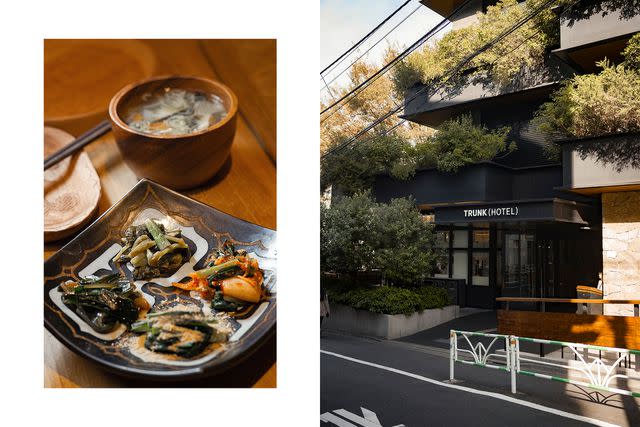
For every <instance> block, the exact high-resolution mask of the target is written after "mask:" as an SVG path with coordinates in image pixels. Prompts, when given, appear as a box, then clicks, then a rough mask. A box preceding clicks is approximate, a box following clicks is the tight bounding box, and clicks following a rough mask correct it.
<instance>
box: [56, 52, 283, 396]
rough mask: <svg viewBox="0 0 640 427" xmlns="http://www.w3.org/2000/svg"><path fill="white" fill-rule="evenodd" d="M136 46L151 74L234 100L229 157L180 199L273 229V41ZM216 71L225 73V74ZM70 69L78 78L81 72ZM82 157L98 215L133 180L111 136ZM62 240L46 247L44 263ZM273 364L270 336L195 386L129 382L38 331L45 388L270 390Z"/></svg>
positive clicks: (274, 80)
mask: <svg viewBox="0 0 640 427" xmlns="http://www.w3.org/2000/svg"><path fill="white" fill-rule="evenodd" d="M143 43H145V44H146V45H147V46H149V47H150V48H151V49H152V50H153V52H154V53H155V55H156V61H157V64H156V69H157V74H192V75H200V76H204V77H209V78H212V79H217V80H220V81H221V82H223V83H225V84H227V85H229V86H230V87H232V89H233V90H234V91H237V94H238V97H239V109H240V112H241V114H240V115H239V117H238V129H237V132H236V137H235V140H234V143H233V146H232V148H231V157H230V160H229V161H228V162H227V163H226V164H225V165H224V166H223V167H222V169H221V171H220V172H219V173H218V174H217V175H216V176H215V177H214V178H213V179H212V180H211V181H210V182H208V183H207V184H205V185H203V186H201V187H198V188H195V189H193V190H189V191H187V192H184V194H186V195H188V196H190V197H192V198H194V199H196V200H199V201H201V202H203V203H206V204H208V205H211V206H213V207H215V208H217V209H219V210H221V211H223V212H227V213H229V214H231V215H234V216H237V217H239V218H242V219H245V220H247V221H251V222H253V223H256V224H259V225H262V226H265V227H269V228H273V229H275V228H276V166H275V153H276V150H275V141H276V136H275V120H276V110H275V84H276V57H275V41H273V40H252V41H251V42H250V43H249V42H246V41H239V40H160V39H154V40H144V41H143ZM45 49H46V45H45ZM45 55H46V53H45ZM218 70H224V73H223V72H222V71H218ZM74 72H78V73H82V70H74ZM219 72H220V74H218V73H219ZM223 74H224V75H223ZM225 78H226V79H229V81H227V80H225ZM243 85H246V87H245V86H243ZM88 95H90V94H88ZM45 99H46V97H45ZM272 101H273V102H272ZM85 152H86V153H87V154H88V155H89V158H90V159H91V162H92V163H93V165H94V167H95V169H96V171H97V172H98V176H99V177H100V181H101V184H102V197H101V198H100V202H99V204H98V210H99V213H100V214H101V213H103V212H104V211H106V210H107V209H108V208H109V207H110V206H111V205H112V204H113V203H114V202H116V201H117V200H118V199H119V198H121V197H122V196H123V195H124V194H125V193H126V192H127V191H128V190H129V189H130V188H131V187H133V185H135V183H136V182H137V181H138V179H137V177H136V176H135V174H134V173H133V172H132V171H131V170H130V169H129V168H128V167H127V166H126V165H125V163H124V162H123V161H122V158H121V156H120V153H119V152H118V149H117V147H116V144H115V141H114V140H113V136H112V135H111V133H109V134H107V135H105V136H103V137H102V138H100V139H99V140H97V141H96V142H94V143H92V144H90V145H89V146H88V147H86V148H85ZM67 241H68V240H65V241H59V242H55V243H50V244H46V245H45V247H44V257H45V259H47V258H48V257H49V256H51V255H52V254H53V253H55V252H56V251H57V250H58V249H60V248H61V247H62V246H63V245H64V244H65V243H66V242H67ZM275 360H276V358H275V337H274V338H273V339H272V340H269V342H267V343H266V344H265V345H263V346H262V347H261V348H260V349H259V350H258V351H257V353H256V355H255V356H253V357H252V358H251V359H250V360H249V361H248V362H247V363H243V364H242V365H240V366H238V367H236V368H233V370H232V371H231V372H229V373H228V374H226V375H222V376H218V377H212V378H210V379H204V380H202V381H200V382H182V383H170V384H163V383H151V382H141V381H131V380H127V379H124V378H121V377H119V376H116V375H113V374H110V373H109V372H106V371H103V370H101V369H100V368H98V367H97V366H96V365H94V364H92V363H91V362H89V361H86V360H84V359H83V358H81V357H79V356H77V355H75V354H74V353H72V352H71V351H70V350H68V349H67V348H66V347H64V346H63V345H62V344H61V343H60V342H58V341H57V340H56V339H55V338H54V337H53V336H52V335H51V334H50V333H49V332H48V331H46V330H45V331H44V365H45V366H44V385H45V387H158V386H181V387H219V386H223V387H275V386H276V362H275Z"/></svg>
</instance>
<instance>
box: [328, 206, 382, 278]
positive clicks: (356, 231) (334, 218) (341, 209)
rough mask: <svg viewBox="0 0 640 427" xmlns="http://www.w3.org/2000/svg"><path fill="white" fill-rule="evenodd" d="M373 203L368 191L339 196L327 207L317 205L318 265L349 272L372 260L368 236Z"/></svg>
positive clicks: (371, 249) (364, 267)
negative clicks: (318, 211)
mask: <svg viewBox="0 0 640 427" xmlns="http://www.w3.org/2000/svg"><path fill="white" fill-rule="evenodd" d="M375 206H376V204H375V202H374V201H373V199H372V198H371V196H370V195H369V193H359V194H356V195H354V196H353V197H343V198H341V199H340V200H339V201H338V202H336V203H333V204H332V206H331V208H328V207H326V206H325V205H323V204H321V205H320V268H321V270H322V271H334V272H337V273H350V274H355V272H357V271H360V270H369V269H371V266H372V264H373V250H374V246H373V245H374V241H373V240H372V239H371V230H372V229H373V224H374V219H373V211H374V207H375Z"/></svg>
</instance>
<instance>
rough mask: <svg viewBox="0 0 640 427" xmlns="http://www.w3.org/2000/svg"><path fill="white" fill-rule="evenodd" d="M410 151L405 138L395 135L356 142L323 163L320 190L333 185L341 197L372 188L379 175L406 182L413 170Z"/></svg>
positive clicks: (411, 152)
mask: <svg viewBox="0 0 640 427" xmlns="http://www.w3.org/2000/svg"><path fill="white" fill-rule="evenodd" d="M413 151H414V149H413V146H412V145H411V144H410V143H409V141H408V140H407V139H405V138H402V137H400V136H399V135H395V134H388V135H385V136H379V137H374V138H370V139H367V138H363V140H361V141H356V142H355V143H353V144H350V145H349V146H347V147H346V148H343V149H341V150H339V151H336V152H335V153H333V154H331V155H329V156H327V157H325V158H324V159H323V160H322V163H321V167H320V186H321V191H324V190H325V189H326V188H328V187H329V186H330V185H333V186H335V187H336V188H339V189H340V191H342V192H343V193H344V194H347V195H351V194H355V193H357V192H361V191H365V190H366V189H369V188H371V184H372V183H373V179H374V176H375V175H377V174H381V173H385V174H390V175H391V176H393V177H395V178H398V179H408V178H410V177H411V176H413V173H414V171H415V167H414V165H413Z"/></svg>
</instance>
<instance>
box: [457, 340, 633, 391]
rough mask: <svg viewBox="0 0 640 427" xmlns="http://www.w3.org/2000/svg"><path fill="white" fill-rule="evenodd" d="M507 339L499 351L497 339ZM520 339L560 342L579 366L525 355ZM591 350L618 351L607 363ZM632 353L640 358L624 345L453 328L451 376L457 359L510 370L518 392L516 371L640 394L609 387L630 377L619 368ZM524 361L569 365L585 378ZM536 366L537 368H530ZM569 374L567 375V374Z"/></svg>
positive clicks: (607, 389) (549, 364) (569, 368)
mask: <svg viewBox="0 0 640 427" xmlns="http://www.w3.org/2000/svg"><path fill="white" fill-rule="evenodd" d="M474 337H481V338H486V340H487V341H489V340H490V341H489V342H488V344H486V343H483V342H481V341H478V342H476V343H475V344H474V343H472V341H471V339H472V338H474ZM461 338H462V339H463V340H464V342H465V343H466V344H467V345H468V348H465V347H464V346H463V347H462V348H461V347H460V345H459V343H458V342H459V341H460V339H461ZM503 341H504V354H501V353H498V352H497V351H498V350H499V349H498V348H497V346H495V344H496V343H497V342H503ZM520 342H530V343H539V344H550V345H559V346H562V347H566V348H568V349H570V350H571V351H572V352H573V353H574V355H575V358H576V361H577V362H578V363H577V366H571V365H570V364H568V365H564V364H560V363H554V362H552V361H549V359H546V360H540V359H533V358H530V357H526V356H525V355H524V354H525V353H521V352H520ZM588 350H595V351H598V352H599V354H601V353H602V352H608V353H615V354H616V356H614V358H613V360H612V362H611V363H609V364H607V363H606V362H604V361H603V360H602V358H601V357H594V358H593V360H591V361H590V360H589V356H588ZM630 355H636V364H637V362H638V359H637V358H638V356H639V355H640V351H638V350H629V349H625V348H615V347H602V346H596V345H588V344H579V343H569V342H564V341H552V340H544V339H538V338H525V337H517V336H514V335H500V334H487V333H482V332H467V331H458V330H454V329H452V330H451V333H450V348H449V359H450V360H449V379H450V380H451V381H453V380H454V379H455V378H454V373H455V372H454V370H455V363H456V362H457V363H463V364H467V365H474V366H481V367H484V368H491V369H499V370H502V371H506V372H509V373H510V374H511V392H512V393H516V387H517V375H518V374H520V375H527V376H532V377H537V378H543V379H547V380H551V381H559V382H563V383H566V384H573V385H576V386H581V387H586V388H590V389H593V390H597V391H608V392H611V393H618V394H623V395H626V396H632V397H640V392H635V391H631V390H623V389H620V388H616V387H610V384H611V381H612V380H614V379H616V378H621V379H628V378H629V377H628V376H627V375H624V374H620V373H617V368H620V367H621V365H620V363H621V362H622V360H624V359H625V358H626V357H628V356H630ZM522 362H526V363H527V364H530V365H532V366H533V367H535V366H547V367H554V368H560V369H567V370H573V371H576V372H579V373H581V374H582V376H584V379H585V380H584V381H578V380H575V379H571V378H563V377H559V376H555V375H549V374H545V373H541V372H535V371H534V370H528V369H522V366H521V364H522ZM530 369H534V368H530ZM567 376H568V375H567Z"/></svg>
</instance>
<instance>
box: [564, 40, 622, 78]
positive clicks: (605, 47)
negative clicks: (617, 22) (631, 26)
mask: <svg viewBox="0 0 640 427" xmlns="http://www.w3.org/2000/svg"><path fill="white" fill-rule="evenodd" d="M630 37H631V34H627V35H623V36H619V37H614V38H611V39H607V40H600V41H596V42H593V43H588V44H584V45H580V46H575V47H571V48H565V49H563V48H559V49H556V50H553V51H552V53H553V54H554V55H556V56H557V57H559V58H560V59H562V60H563V61H565V62H567V63H568V64H569V65H571V66H572V67H574V68H576V69H577V70H580V71H582V72H584V73H594V72H597V71H598V66H597V65H596V62H598V61H600V60H602V59H604V58H607V59H608V60H610V61H612V62H613V63H615V64H619V63H620V62H621V61H622V55H621V54H620V53H621V52H622V51H623V50H624V48H625V47H626V45H627V41H629V38H630Z"/></svg>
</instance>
